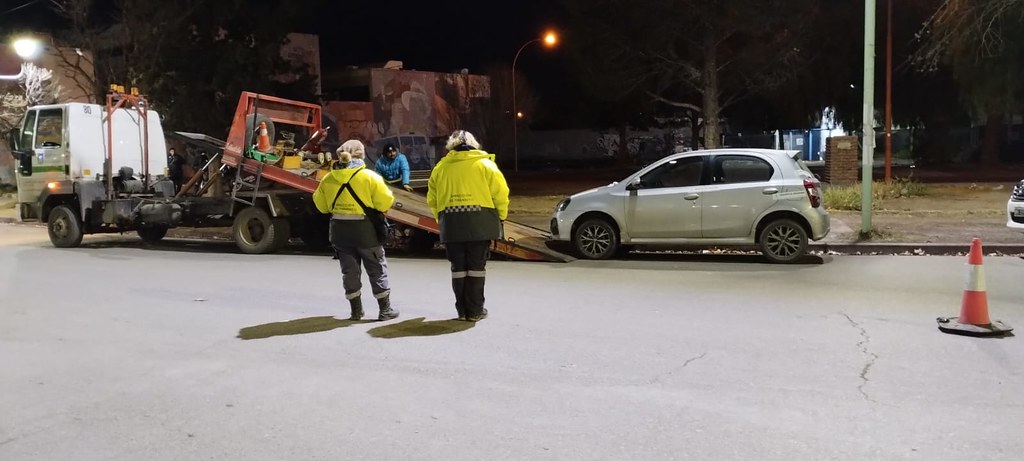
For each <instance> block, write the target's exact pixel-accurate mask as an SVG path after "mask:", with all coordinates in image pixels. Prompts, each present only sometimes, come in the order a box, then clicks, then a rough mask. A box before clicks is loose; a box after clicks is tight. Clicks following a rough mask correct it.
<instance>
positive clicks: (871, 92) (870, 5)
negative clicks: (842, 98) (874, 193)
mask: <svg viewBox="0 0 1024 461" xmlns="http://www.w3.org/2000/svg"><path fill="white" fill-rule="evenodd" d="M874 97H875V0H865V1H864V114H863V119H864V128H863V130H864V139H863V141H862V142H861V144H862V148H861V152H862V154H861V164H862V165H861V176H862V177H861V193H860V195H861V201H860V218H861V219H860V221H861V226H860V232H861V234H864V235H868V234H870V233H871V183H872V179H871V168H872V167H873V166H874V158H875V117H874V113H875V100H874Z"/></svg>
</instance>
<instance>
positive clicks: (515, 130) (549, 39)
mask: <svg viewBox="0 0 1024 461" xmlns="http://www.w3.org/2000/svg"><path fill="white" fill-rule="evenodd" d="M541 40H543V41H544V45H545V46H549V47H550V46H555V43H558V37H557V36H555V33H554V32H548V33H547V34H545V35H544V36H543V37H538V38H535V39H533V40H530V41H528V42H526V43H524V44H523V46H521V47H519V51H516V57H515V58H513V59H512V149H513V159H514V160H513V161H514V165H513V168H514V170H515V171H516V172H519V119H520V118H521V117H522V116H523V114H520V113H519V111H518V110H517V109H516V61H519V53H522V52H523V49H524V48H526V46H527V45H529V44H531V43H534V42H539V41H541Z"/></svg>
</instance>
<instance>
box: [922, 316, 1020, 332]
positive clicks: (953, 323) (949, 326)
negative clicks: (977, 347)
mask: <svg viewBox="0 0 1024 461" xmlns="http://www.w3.org/2000/svg"><path fill="white" fill-rule="evenodd" d="M958 320H959V319H958V318H957V317H939V318H937V319H935V321H937V322H938V323H939V330H942V332H943V333H949V334H953V335H964V336H1002V335H1005V334H1007V333H1009V332H1011V331H1013V327H1011V326H1009V325H1007V324H1005V323H1003V322H1001V321H999V320H995V321H993V322H992V323H990V324H988V325H971V324H967V323H960V322H959V321H958Z"/></svg>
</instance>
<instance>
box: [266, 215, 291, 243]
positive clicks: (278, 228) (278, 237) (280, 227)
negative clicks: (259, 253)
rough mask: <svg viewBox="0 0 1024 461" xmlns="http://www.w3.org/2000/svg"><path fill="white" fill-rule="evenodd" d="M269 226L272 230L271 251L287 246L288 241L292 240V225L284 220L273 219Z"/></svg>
mask: <svg viewBox="0 0 1024 461" xmlns="http://www.w3.org/2000/svg"><path fill="white" fill-rule="evenodd" d="M271 226H273V228H274V248H273V249H272V250H271V251H277V250H280V249H282V248H284V247H286V246H288V240H290V239H291V238H292V223H291V222H289V221H288V220H287V219H284V218H274V219H273V220H271Z"/></svg>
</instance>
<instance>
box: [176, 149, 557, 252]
mask: <svg viewBox="0 0 1024 461" xmlns="http://www.w3.org/2000/svg"><path fill="white" fill-rule="evenodd" d="M174 134H175V135H177V137H178V138H180V139H182V140H185V141H186V142H191V143H193V144H195V145H197V146H200V147H203V148H207V149H209V150H210V151H211V152H215V151H218V150H223V153H224V157H223V162H224V163H225V164H227V165H229V166H232V167H236V168H240V169H242V170H243V171H246V172H248V173H251V174H255V175H258V176H260V177H261V178H262V179H263V180H269V181H271V182H274V183H277V184H280V185H282V186H287V187H291V188H294V189H298V190H301V191H304V192H308V193H313V191H315V190H316V187H317V185H318V184H319V181H317V180H316V179H315V178H314V177H313V176H315V175H310V174H308V173H309V172H306V173H307V174H303V172H299V171H293V170H286V169H283V168H279V167H277V166H274V165H269V164H261V163H260V162H258V161H256V160H253V159H250V158H246V157H244V156H242V155H241V152H240V151H239V149H238V148H237V146H231V145H227V143H225V142H224V141H221V140H219V139H215V138H211V137H209V136H206V135H201V134H197V133H186V132H176V133H174ZM391 190H392V191H393V192H394V195H395V204H394V206H392V207H391V209H390V210H388V212H387V216H388V219H391V220H394V221H395V222H399V223H402V224H405V225H408V226H412V227H416V228H419V229H423V230H425V231H428V232H431V233H434V234H437V233H439V232H440V230H439V229H438V227H437V221H436V220H434V216H433V215H432V214H431V213H430V208H429V207H428V206H427V198H426V197H424V196H422V195H419V194H416V193H412V192H408V191H406V190H404V189H401V188H397V187H392V188H391ZM547 240H548V232H546V231H544V230H543V229H538V228H536V227H532V226H527V225H525V224H521V223H517V222H514V221H505V239H504V240H500V241H495V242H494V245H493V247H492V250H493V251H495V252H497V253H501V254H503V255H506V256H509V257H512V258H515V259H520V260H524V261H548V262H569V261H573V260H575V259H576V258H574V257H572V256H570V255H567V254H565V253H561V252H558V251H555V250H552V249H551V248H548V246H547V244H546V242H547Z"/></svg>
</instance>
